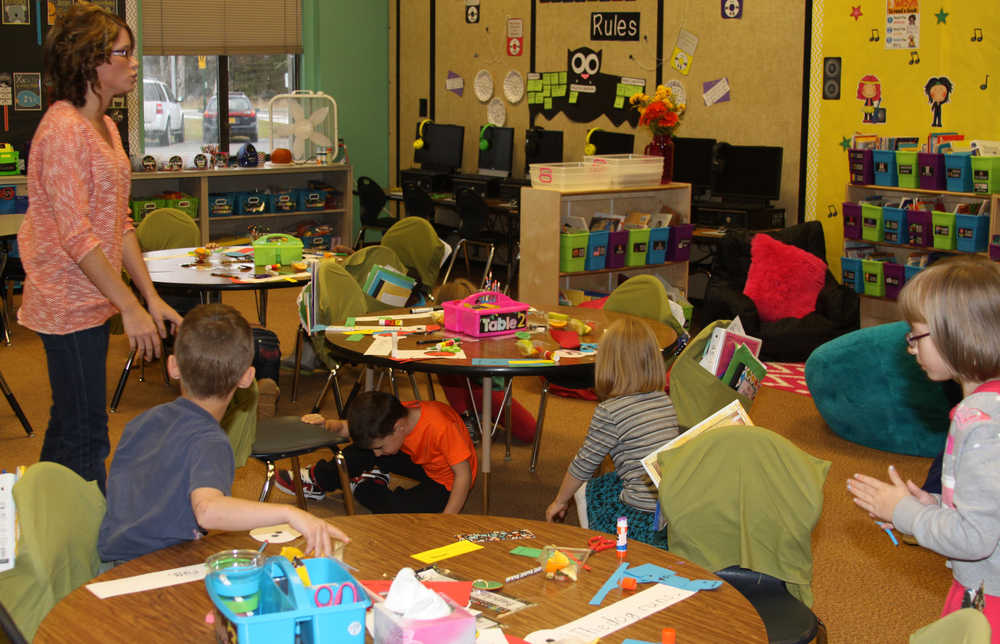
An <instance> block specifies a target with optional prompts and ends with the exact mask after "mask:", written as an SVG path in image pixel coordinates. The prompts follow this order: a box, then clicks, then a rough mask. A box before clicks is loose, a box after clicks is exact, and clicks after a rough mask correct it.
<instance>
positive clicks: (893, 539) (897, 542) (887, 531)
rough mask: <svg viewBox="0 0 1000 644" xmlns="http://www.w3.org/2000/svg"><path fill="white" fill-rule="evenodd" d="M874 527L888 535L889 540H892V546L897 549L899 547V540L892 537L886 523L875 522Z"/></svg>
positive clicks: (894, 536)
mask: <svg viewBox="0 0 1000 644" xmlns="http://www.w3.org/2000/svg"><path fill="white" fill-rule="evenodd" d="M875 525H877V526H878V527H880V528H882V529H883V530H885V533H886V534H887V535H889V538H890V539H892V545H894V546H896V547H897V548H898V547H899V540H898V539H897V538H896V535H894V534H893V533H892V528H890V527H889V524H888V523H878V522H876V524H875Z"/></svg>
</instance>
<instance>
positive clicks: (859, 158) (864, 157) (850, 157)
mask: <svg viewBox="0 0 1000 644" xmlns="http://www.w3.org/2000/svg"><path fill="white" fill-rule="evenodd" d="M847 162H848V164H849V165H850V173H851V183H854V184H857V185H863V186H869V185H872V184H873V183H875V164H874V162H873V161H872V151H871V150H848V151H847Z"/></svg>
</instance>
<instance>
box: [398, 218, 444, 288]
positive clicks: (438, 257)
mask: <svg viewBox="0 0 1000 644" xmlns="http://www.w3.org/2000/svg"><path fill="white" fill-rule="evenodd" d="M382 245H383V246H386V247H388V248H391V249H392V250H393V251H395V253H396V255H397V256H399V260H400V261H401V262H402V263H403V266H405V267H406V270H407V272H408V273H409V274H410V276H411V277H414V278H416V279H419V280H420V282H421V283H422V284H423V285H424V286H426V287H427V288H428V289H432V288H434V286H435V285H436V284H437V278H438V274H440V272H441V264H442V263H443V262H444V253H445V245H444V243H443V242H442V241H441V240H440V239H439V238H438V234H437V232H435V230H434V226H432V225H431V223H430V222H429V221H427V220H426V219H424V218H422V217H405V218H403V219H400V220H399V221H398V222H396V223H395V224H393V225H392V226H390V227H389V230H387V231H385V234H384V235H382Z"/></svg>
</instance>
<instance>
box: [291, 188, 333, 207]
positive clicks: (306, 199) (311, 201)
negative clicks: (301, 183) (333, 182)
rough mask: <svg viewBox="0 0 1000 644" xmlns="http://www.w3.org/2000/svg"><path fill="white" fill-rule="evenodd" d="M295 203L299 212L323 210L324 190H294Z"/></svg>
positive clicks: (324, 201)
mask: <svg viewBox="0 0 1000 644" xmlns="http://www.w3.org/2000/svg"><path fill="white" fill-rule="evenodd" d="M292 192H294V193H295V203H296V205H297V206H298V209H299V210H323V209H324V208H326V189H325V188H295V189H294V190H293V191H292Z"/></svg>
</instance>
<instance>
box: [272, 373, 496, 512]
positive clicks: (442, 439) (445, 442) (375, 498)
mask: <svg viewBox="0 0 1000 644" xmlns="http://www.w3.org/2000/svg"><path fill="white" fill-rule="evenodd" d="M302 420H303V421H304V422H307V423H313V424H317V425H318V424H321V423H322V424H323V425H324V426H325V427H326V429H327V430H328V431H331V432H335V433H340V434H349V435H350V438H351V440H352V441H353V443H352V444H351V445H349V446H348V447H346V448H345V449H344V458H345V460H346V461H347V470H348V472H349V473H350V476H351V480H352V481H353V482H352V484H351V491H352V492H353V493H354V498H355V499H357V500H358V502H359V503H361V504H362V505H364V506H365V507H367V508H368V509H369V510H371V511H372V512H373V513H375V514H383V513H397V512H445V513H451V514H457V513H458V512H460V511H461V510H462V507H463V506H464V505H465V500H466V498H467V497H468V496H469V490H471V489H472V484H473V483H474V482H475V480H476V466H477V462H476V450H475V447H474V446H473V444H472V439H471V438H470V437H469V432H468V431H467V430H466V428H465V423H464V422H462V418H461V417H460V416H459V415H458V414H457V413H456V412H455V410H454V409H452V408H451V407H449V406H448V405H446V404H444V403H440V402H435V401H419V400H416V401H412V402H407V403H401V402H400V401H399V400H398V399H397V398H396V397H395V396H393V395H391V394H387V393H384V392H381V391H368V392H365V393H363V394H361V395H359V396H358V397H357V398H355V399H354V402H353V403H351V407H350V410H349V411H348V414H347V420H346V421H344V420H336V419H330V420H324V419H323V417H322V416H320V415H319V414H307V415H306V416H303V417H302ZM390 473H395V474H400V475H402V476H406V477H408V478H411V479H414V480H416V481H418V483H417V485H416V486H414V487H411V488H409V489H404V488H402V487H396V488H395V489H392V490H390V489H389V474H390ZM301 475H302V486H303V492H304V493H305V495H306V496H307V497H308V498H311V499H322V498H324V497H325V496H326V493H327V492H330V491H333V490H336V489H337V488H339V487H340V477H339V476H338V473H337V466H336V464H334V463H332V462H330V461H325V460H321V461H318V462H316V463H315V464H313V465H311V466H309V467H304V468H302V471H301ZM275 482H276V485H277V487H278V489H279V490H281V491H282V492H285V493H287V494H294V493H295V492H294V487H293V485H292V473H291V471H289V470H282V471H280V472H278V475H277V476H276V477H275Z"/></svg>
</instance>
